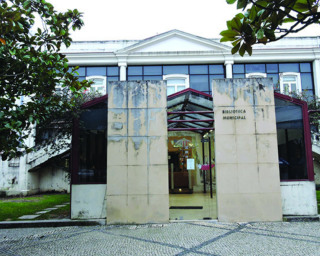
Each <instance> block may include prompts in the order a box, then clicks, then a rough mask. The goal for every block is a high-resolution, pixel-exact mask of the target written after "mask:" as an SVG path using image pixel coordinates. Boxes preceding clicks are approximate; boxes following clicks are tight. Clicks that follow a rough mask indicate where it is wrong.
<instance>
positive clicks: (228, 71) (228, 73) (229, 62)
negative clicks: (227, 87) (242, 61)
mask: <svg viewBox="0 0 320 256" xmlns="http://www.w3.org/2000/svg"><path fill="white" fill-rule="evenodd" d="M233 63H234V61H233V60H226V61H225V62H224V65H225V66H226V78H232V65H233Z"/></svg>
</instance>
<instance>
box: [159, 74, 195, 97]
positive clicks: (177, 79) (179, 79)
mask: <svg viewBox="0 0 320 256" xmlns="http://www.w3.org/2000/svg"><path fill="white" fill-rule="evenodd" d="M163 80H167V95H170V94H173V93H176V92H179V91H182V90H184V89H186V88H189V76H188V75H181V74H173V75H164V76H163Z"/></svg>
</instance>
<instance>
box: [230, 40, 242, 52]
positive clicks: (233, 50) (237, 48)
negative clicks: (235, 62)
mask: <svg viewBox="0 0 320 256" xmlns="http://www.w3.org/2000/svg"><path fill="white" fill-rule="evenodd" d="M240 45H241V42H239V43H237V44H236V45H235V46H234V47H233V48H232V49H231V53H232V54H235V53H236V52H237V51H238V50H239V48H240Z"/></svg>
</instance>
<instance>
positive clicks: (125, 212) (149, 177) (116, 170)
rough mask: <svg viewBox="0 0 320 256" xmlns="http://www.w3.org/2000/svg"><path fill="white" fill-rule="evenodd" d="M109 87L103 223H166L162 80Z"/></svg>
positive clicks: (166, 200) (163, 85) (167, 215)
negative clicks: (105, 209) (105, 213)
mask: <svg viewBox="0 0 320 256" xmlns="http://www.w3.org/2000/svg"><path fill="white" fill-rule="evenodd" d="M108 91H109V98H108V150H107V152H108V153H107V155H108V156H107V184H108V185H107V223H108V224H114V223H148V222H168V221H169V189H168V143H167V140H168V135H167V133H168V130H167V111H166V107H167V88H166V82H165V81H154V82H153V83H151V82H150V81H148V82H147V81H142V82H135V81H132V82H109V83H108Z"/></svg>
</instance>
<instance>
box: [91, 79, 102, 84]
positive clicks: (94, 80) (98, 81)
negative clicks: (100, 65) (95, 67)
mask: <svg viewBox="0 0 320 256" xmlns="http://www.w3.org/2000/svg"><path fill="white" fill-rule="evenodd" d="M89 80H92V81H93V82H94V84H93V85H103V79H99V78H95V79H89Z"/></svg>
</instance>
